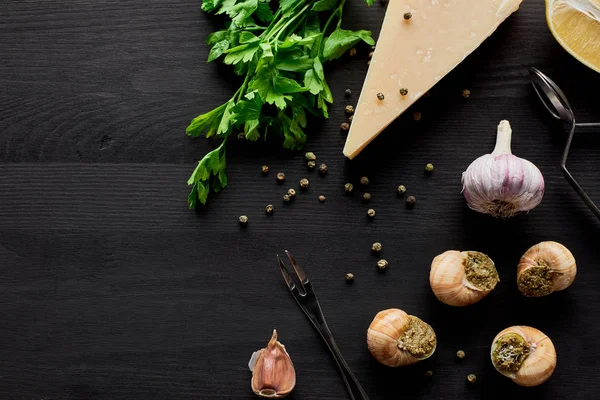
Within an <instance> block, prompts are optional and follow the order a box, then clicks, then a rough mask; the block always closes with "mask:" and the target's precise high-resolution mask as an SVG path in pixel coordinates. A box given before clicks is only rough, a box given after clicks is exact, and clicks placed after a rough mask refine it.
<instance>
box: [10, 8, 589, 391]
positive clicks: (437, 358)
mask: <svg viewBox="0 0 600 400" xmlns="http://www.w3.org/2000/svg"><path fill="white" fill-rule="evenodd" d="M392 1H393V0H392ZM199 5H200V2H199V1H198V0H168V1H157V0H150V1H140V0H126V1H116V0H106V1H102V2H96V1H89V0H87V1H86V0H71V1H66V0H65V1H46V2H38V1H16V0H7V1H3V2H1V4H0V268H1V271H2V279H0V320H1V321H2V324H0V353H1V354H2V357H0V398H3V399H40V398H43V399H179V400H180V399H252V398H254V397H253V395H252V393H251V391H250V372H249V371H247V367H246V364H247V361H248V359H249V357H250V355H251V354H252V352H253V351H255V350H257V349H259V348H261V347H264V346H265V345H266V343H267V341H268V339H269V337H270V331H271V329H272V328H274V327H275V328H277V330H278V332H279V335H280V340H281V341H282V342H283V343H284V344H285V345H286V347H287V349H288V351H289V352H290V354H291V356H292V360H293V361H294V364H295V366H296V371H297V375H298V386H297V389H296V391H295V392H294V393H293V394H292V395H291V396H290V399H296V400H297V399H311V400H312V399H325V400H338V399H339V400H341V399H347V398H348V397H347V395H346V393H345V391H344V387H343V385H342V383H341V380H340V377H339V376H338V374H337V371H336V368H335V364H334V363H333V361H332V359H331V358H330V356H329V355H328V354H327V352H326V349H325V347H324V345H323V344H322V343H321V342H320V341H319V339H318V337H317V335H316V333H315V332H314V331H313V329H312V328H311V326H310V324H309V323H308V321H307V320H306V319H305V318H304V317H303V315H302V314H301V312H300V310H298V309H297V306H296V305H295V303H294V301H293V299H292V298H291V297H290V296H289V294H288V293H287V290H286V288H285V286H284V284H283V282H282V280H281V277H280V275H279V272H278V270H277V266H276V263H275V262H274V261H275V259H274V256H275V254H276V253H277V252H281V251H282V250H283V249H286V248H287V249H289V250H290V251H292V252H293V253H294V254H295V255H296V257H297V259H298V261H299V262H300V263H301V264H302V265H303V266H304V267H305V268H306V270H307V271H308V272H309V274H310V275H311V277H312V278H313V280H314V284H315V287H316V290H317V292H318V294H319V297H320V300H321V303H322V306H323V309H324V311H325V313H326V315H327V317H328V322H329V325H330V328H331V330H332V331H333V333H334V335H335V337H336V339H337V342H338V345H339V347H340V348H341V350H342V353H343V354H344V355H345V357H346V359H347V361H348V363H349V364H350V366H351V367H352V369H353V370H354V372H355V374H356V375H357V377H358V379H359V380H360V381H361V382H362V383H363V384H364V386H365V388H366V390H367V392H368V393H369V394H370V395H371V398H372V399H373V400H376V399H397V398H399V397H406V398H422V399H426V398H444V399H483V398H485V399H506V398H524V397H525V396H527V398H533V399H542V398H548V399H550V398H551V399H595V398H598V397H600V383H598V380H597V376H598V373H599V372H600V367H599V363H598V362H597V354H598V353H599V352H600V345H599V342H598V340H597V337H598V336H599V334H600V321H599V320H598V311H599V310H600V299H599V297H598V295H597V282H598V281H599V280H600V272H599V271H600V270H599V269H598V268H597V265H598V260H599V259H600V249H599V248H598V245H597V244H598V235H599V234H600V224H599V223H598V221H597V220H594V217H593V215H592V214H591V212H589V210H587V209H586V208H585V206H584V204H583V203H582V202H581V201H580V200H579V198H578V197H577V196H576V194H575V193H574V192H573V191H572V190H571V189H570V188H569V186H568V184H567V183H566V181H565V180H564V179H563V178H562V175H561V173H560V168H559V167H558V163H559V158H560V154H561V152H562V146H563V144H564V132H563V131H562V129H561V127H560V126H557V125H556V124H555V122H554V121H552V120H551V119H550V118H549V116H548V115H547V114H546V112H545V110H544V109H543V108H542V107H541V106H540V104H538V100H537V98H536V97H535V95H534V93H533V91H532V90H531V88H530V86H529V84H528V78H527V68H528V67H529V66H531V65H535V66H537V67H538V68H540V69H542V70H543V71H544V72H546V73H548V75H549V76H551V77H552V78H553V79H555V80H556V82H557V83H558V84H559V85H560V86H561V87H562V88H563V89H564V90H565V92H566V94H567V96H568V97H569V100H570V101H571V103H572V105H573V107H574V109H575V110H576V116H577V117H578V120H580V121H582V122H583V121H586V120H587V121H592V120H594V118H595V119H598V117H599V115H598V113H597V110H598V108H597V105H598V101H597V93H598V91H599V89H600V76H598V74H596V73H594V72H593V71H591V70H588V69H587V68H586V67H584V66H582V65H580V64H579V63H577V61H576V60H574V59H572V58H571V57H570V56H569V55H568V54H567V53H566V52H565V51H564V50H562V49H561V48H560V46H559V45H558V44H556V42H555V41H554V39H553V38H552V36H551V34H550V33H549V31H548V29H547V27H546V24H545V21H544V4H543V1H534V0H528V1H525V2H524V3H523V5H522V7H521V10H519V11H518V12H517V13H516V14H515V15H514V16H512V17H511V18H510V19H509V20H508V21H507V22H506V23H505V24H503V25H502V26H501V27H500V29H499V30H498V31H497V32H496V33H495V34H494V35H493V36H492V37H490V38H489V39H488V40H487V41H486V42H485V43H484V45H483V46H482V47H481V48H480V49H478V50H477V51H476V52H475V53H474V54H473V55H471V56H470V57H469V58H467V59H466V60H465V61H464V62H463V63H462V64H461V65H460V66H459V67H458V68H457V69H456V70H455V71H453V72H452V73H451V74H450V75H449V76H448V77H447V78H445V79H444V80H442V81H441V82H440V83H439V84H438V85H437V86H436V87H435V88H434V89H433V90H432V92H431V96H430V97H429V98H425V99H422V100H421V101H419V102H418V103H417V104H416V105H415V106H414V107H413V109H414V110H418V111H420V112H422V114H423V119H422V120H421V121H420V122H419V123H416V122H414V121H412V119H411V115H410V113H407V115H405V116H402V117H401V118H400V119H399V120H398V121H396V122H395V123H394V124H392V126H390V128H388V129H387V130H386V131H385V133H384V134H382V135H381V136H380V137H379V138H378V139H377V140H376V141H374V142H373V143H372V144H371V145H369V147H368V148H367V149H366V150H365V151H364V152H363V154H361V155H360V156H359V157H358V158H357V159H356V160H354V161H352V162H349V161H347V160H345V159H344V158H343V156H342V154H341V150H342V147H343V144H344V140H345V137H344V136H343V135H342V134H340V132H339V129H338V127H339V124H340V123H341V122H342V121H343V118H344V116H343V108H344V105H345V104H346V100H344V98H343V93H344V90H345V89H346V88H350V89H352V91H353V93H354V94H353V96H352V97H351V98H350V99H349V100H347V102H349V103H353V102H355V101H356V99H357V97H358V93H359V91H360V87H361V84H362V80H363V78H364V74H365V72H366V68H367V65H366V61H367V54H368V49H366V48H359V54H358V55H357V56H356V57H353V58H350V57H347V58H344V59H343V60H340V61H339V62H335V63H333V64H331V65H330V66H329V67H327V71H326V73H327V74H328V80H329V82H330V85H331V87H332V90H333V92H334V96H335V97H336V100H337V102H336V103H335V104H334V106H333V107H332V113H331V114H332V115H331V118H330V120H328V121H325V122H322V123H319V122H314V123H313V126H312V128H311V134H310V137H309V142H308V149H310V150H311V151H314V152H315V153H316V154H317V156H318V159H319V161H320V162H325V163H326V164H327V165H328V167H329V173H328V174H327V176H326V177H320V176H319V175H318V174H316V173H315V172H308V171H307V170H306V169H305V167H304V161H303V154H301V153H297V154H292V153H288V152H284V151H281V150H279V149H278V147H277V146H275V145H273V144H272V143H271V144H267V145H263V144H262V143H246V142H244V141H232V142H231V143H230V144H229V146H228V165H229V167H228V174H229V180H230V186H229V188H227V189H226V190H225V191H224V192H223V193H220V194H218V195H217V196H214V197H213V198H212V200H211V201H210V202H209V204H208V206H207V207H205V208H203V209H199V210H198V211H196V212H190V211H188V210H187V205H186V201H185V198H186V195H187V190H188V188H187V187H186V185H185V181H186V180H187V177H188V175H189V174H190V173H191V172H192V170H193V167H194V163H195V161H196V160H198V159H199V158H201V157H202V156H203V155H204V154H205V153H206V151H208V150H209V149H211V148H213V147H214V146H215V144H216V143H214V142H212V141H206V140H189V139H188V138H186V137H185V136H184V130H185V127H186V126H187V123H188V122H189V120H190V119H191V118H193V117H194V116H196V115H197V114H198V113H200V112H203V111H206V110H208V109H210V108H212V107H214V106H215V105H218V104H220V103H221V102H223V101H224V100H226V99H227V98H228V97H229V95H230V94H231V93H232V92H233V91H234V90H235V87H236V84H237V82H235V80H232V79H230V74H229V72H228V70H227V69H226V68H222V67H219V66H217V65H213V64H206V63H205V62H204V60H205V59H206V56H207V54H208V48H207V46H206V45H204V43H203V40H204V38H205V36H206V35H207V34H208V33H209V32H211V31H213V30H215V29H216V28H217V27H218V26H219V24H220V21H219V20H218V19H216V18H213V17H210V16H207V15H204V14H202V12H201V11H200V8H199ZM383 14H384V8H383V7H382V6H381V5H380V4H377V5H376V6H374V7H372V8H367V7H366V6H365V5H363V4H362V2H359V1H356V2H352V3H349V4H348V7H347V11H346V12H345V14H344V15H345V26H347V27H349V28H350V27H351V28H366V29H371V30H373V31H374V33H375V35H376V34H377V32H378V30H379V24H380V22H381V20H382V18H383ZM464 88H469V89H470V90H471V93H472V96H471V98H470V99H468V100H465V99H463V98H462V97H461V92H462V90H463V89H464ZM504 118H506V119H509V120H510V121H511V123H512V125H513V130H514V139H513V150H514V152H515V154H517V155H519V156H522V157H525V158H527V159H529V160H531V161H533V162H534V163H536V164H537V165H538V166H539V167H540V169H541V170H542V172H543V173H544V176H545V178H546V184H547V193H546V197H545V199H544V201H543V202H542V204H541V205H540V207H539V208H537V209H536V210H534V211H532V212H531V213H530V214H529V215H526V216H521V217H518V218H515V219H513V220H510V221H496V220H492V219H490V218H486V217H485V216H481V215H478V214H476V213H474V212H471V211H470V210H468V209H467V207H466V206H465V204H464V200H463V198H462V196H461V194H460V189H461V187H460V176H461V173H462V171H463V170H464V169H465V167H466V166H467V165H468V164H469V162H470V161H472V160H473V159H474V158H475V157H477V156H479V155H481V154H484V153H486V152H489V151H490V150H491V149H492V147H493V142H494V138H495V127H496V125H497V123H498V121H499V120H500V119H504ZM599 137H600V136H598V134H597V133H594V132H583V131H582V132H581V134H580V135H578V137H577V139H576V141H575V143H574V148H573V155H572V162H571V164H570V165H571V168H572V170H573V172H574V174H575V176H576V177H577V178H578V179H579V180H580V181H581V184H582V185H583V186H584V187H585V188H586V189H587V190H588V192H589V194H590V195H591V197H592V198H594V199H595V200H596V201H597V202H600V186H598V184H597V182H598V171H599V170H600V157H599V156H598V149H599V148H600V139H599ZM427 162H432V163H433V164H434V165H435V167H436V170H435V172H434V173H433V174H432V175H431V176H426V175H425V174H424V173H423V167H424V165H425V164H426V163H427ZM262 164H268V165H269V166H270V167H271V171H272V172H271V173H270V174H269V175H268V176H266V177H265V176H262V174H261V173H260V166H261V165H262ZM277 171H284V172H285V173H286V175H287V177H288V178H287V181H286V183H285V184H284V185H277V184H276V183H275V177H274V175H275V172H277ZM362 175H367V176H368V177H369V178H370V180H371V183H370V185H369V186H368V187H367V188H361V187H360V185H359V184H358V180H359V178H360V176H362ZM302 177H308V178H309V180H310V187H309V189H308V191H306V192H301V193H299V194H298V198H297V199H296V200H295V201H294V203H293V204H291V205H288V206H286V205H284V204H283V202H282V201H281V196H282V195H283V194H284V192H285V191H286V189H287V188H288V187H296V188H297V187H298V181H299V180H300V179H301V178H302ZM346 182H353V183H354V184H355V186H356V188H357V189H356V191H355V193H354V194H353V195H351V196H347V195H345V194H344V192H343V184H344V183H346ZM399 184H404V185H406V186H407V187H408V192H409V193H407V195H408V194H413V195H415V196H416V197H417V205H416V207H415V208H414V209H407V208H406V207H405V206H404V199H403V198H400V197H397V196H396V194H395V188H396V186H397V185H399ZM364 190H368V191H369V192H370V193H371V194H372V198H373V200H372V202H371V203H370V204H369V205H366V204H363V203H362V202H361V200H360V197H361V194H362V192H363V191H364ZM319 194H324V195H325V196H327V201H326V202H325V203H324V204H321V203H319V202H318V201H317V196H318V195H319ZM267 204H273V205H275V214H274V215H272V216H271V217H267V216H266V215H265V213H264V207H265V206H266V205H267ZM369 207H372V208H374V209H375V210H376V211H377V216H376V217H375V219H374V220H369V219H368V218H367V217H366V210H367V209H368V208H369ZM241 214H246V215H248V216H249V218H250V223H249V226H248V227H247V228H246V229H241V228H240V227H239V224H238V223H237V218H238V216H239V215H241ZM542 240H557V241H559V242H562V243H564V244H565V245H566V246H567V247H569V248H570V249H571V251H572V252H573V254H574V255H575V257H576V259H577V262H578V267H579V273H578V277H577V279H576V281H575V283H574V284H573V286H572V287H570V288H569V289H568V290H566V291H564V292H560V293H555V294H553V295H551V296H548V297H547V298H544V299H525V298H523V297H522V296H521V295H520V294H519V292H518V290H517V288H516V285H515V283H514V281H515V271H516V264H517V262H518V259H519V257H520V256H521V254H522V253H523V252H524V251H525V250H526V249H527V248H528V247H529V246H531V245H533V244H535V243H537V242H539V241H542ZM374 241H380V242H381V243H382V244H383V246H384V250H383V253H382V257H385V258H386V259H387V260H388V261H389V263H390V267H389V269H388V270H386V271H385V272H384V273H380V272H379V271H378V270H377V268H376V265H375V264H376V261H377V257H375V256H373V255H372V254H371V252H370V250H369V249H370V245H371V243H372V242H374ZM450 248H454V249H458V250H478V251H482V252H485V253H487V254H489V255H490V256H491V257H492V258H493V259H494V261H495V262H496V265H497V266H498V268H499V272H500V277H501V283H500V284H499V285H498V287H497V289H496V290H495V291H494V292H493V293H492V294H490V296H488V297H487V298H486V299H485V300H484V301H482V302H481V303H479V304H477V305H474V306H472V307H469V308H466V309H454V308H449V307H446V306H444V305H442V304H440V303H439V302H438V301H437V300H436V299H435V297H434V296H433V294H432V293H431V291H430V289H429V285H428V278H427V277H428V270H429V265H430V263H431V260H432V258H433V257H434V256H435V255H437V254H439V253H441V252H443V251H445V250H447V249H450ZM347 272H353V273H354V274H355V276H356V279H355V282H354V284H352V285H347V284H346V282H345V279H344V277H345V274H346V273H347ZM390 307H399V308H402V309H404V310H406V311H407V312H409V313H410V314H414V315H418V316H420V317H421V318H423V319H424V320H425V321H427V322H428V323H430V324H431V325H432V326H433V327H434V329H435V330H436V332H437V334H438V339H439V345H438V349H437V351H436V354H435V355H434V356H433V357H432V358H431V359H430V360H427V361H426V362H423V363H420V364H417V365H415V366H413V367H409V368H404V369H389V368H385V367H383V366H380V365H378V364H377V363H376V362H375V361H374V360H373V359H372V358H371V356H370V355H369V353H368V351H367V349H366V344H365V339H366V329H367V327H368V325H369V323H370V322H371V319H372V318H373V317H374V316H375V314H376V313H377V312H378V311H379V310H381V309H384V308H390ZM515 324H528V325H532V326H534V327H536V328H539V329H541V330H542V331H543V332H545V333H546V334H548V335H549V336H550V337H551V339H552V340H553V342H554V344H555V346H556V349H557V352H558V367H557V370H556V372H555V374H554V376H553V377H552V378H551V379H550V381H548V382H547V383H546V384H544V385H542V386H541V387H538V388H533V389H524V388H519V387H517V386H515V385H514V384H512V383H511V382H510V381H509V380H507V379H506V378H504V377H502V376H501V375H499V374H498V373H496V372H495V371H494V370H493V367H492V365H491V363H490V362H489V359H488V357H489V356H488V353H489V346H490V342H491V340H492V339H493V337H494V336H495V335H496V333H497V332H499V331H500V330H502V329H504V328H505V327H507V326H510V325H515ZM458 349H463V350H465V352H466V353H467V359H466V360H464V361H463V362H460V363H458V362H456V360H455V358H454V353H455V352H456V350H458ZM428 369H431V370H433V372H434V376H433V377H432V378H425V377H424V375H423V374H424V371H426V370H428ZM469 373H475V374H477V376H478V383H477V384H476V385H474V386H469V385H467V384H466V376H467V375H468V374H469Z"/></svg>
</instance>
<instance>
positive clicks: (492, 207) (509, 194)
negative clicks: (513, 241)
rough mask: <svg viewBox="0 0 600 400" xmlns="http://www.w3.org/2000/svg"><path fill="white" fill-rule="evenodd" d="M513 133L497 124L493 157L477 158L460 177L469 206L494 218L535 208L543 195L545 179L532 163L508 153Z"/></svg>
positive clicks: (506, 127) (504, 124)
mask: <svg viewBox="0 0 600 400" xmlns="http://www.w3.org/2000/svg"><path fill="white" fill-rule="evenodd" d="M511 134H512V130H511V128H510V124H509V122H508V121H506V120H504V121H500V124H499V125H498V136H497V138H496V147H495V148H494V151H493V152H492V154H486V155H484V156H481V157H479V158H478V159H476V160H475V161H473V162H472V163H471V165H469V168H467V170H466V171H465V172H463V175H462V184H463V194H464V196H465V199H466V200H467V203H468V204H469V207H470V208H471V209H473V210H475V211H478V212H480V213H484V214H490V215H492V216H494V217H497V218H508V217H512V216H514V215H516V214H518V213H521V212H527V211H529V210H531V209H533V208H535V207H536V206H537V205H538V204H540V202H541V201H542V197H543V196H544V177H543V176H542V173H541V172H540V170H539V169H538V168H537V167H536V166H535V165H534V164H533V163H531V162H529V161H527V160H525V159H523V158H519V157H517V156H515V155H513V154H512V153H511V151H510V139H511Z"/></svg>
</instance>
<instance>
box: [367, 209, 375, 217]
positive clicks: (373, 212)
mask: <svg viewBox="0 0 600 400" xmlns="http://www.w3.org/2000/svg"><path fill="white" fill-rule="evenodd" d="M367 215H368V216H369V217H370V218H373V217H375V210H373V209H372V208H369V209H368V210H367Z"/></svg>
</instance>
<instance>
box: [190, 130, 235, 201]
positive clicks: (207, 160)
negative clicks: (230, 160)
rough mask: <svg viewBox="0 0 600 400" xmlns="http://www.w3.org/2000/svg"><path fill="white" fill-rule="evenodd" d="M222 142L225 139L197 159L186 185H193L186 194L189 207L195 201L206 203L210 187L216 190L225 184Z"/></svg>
mask: <svg viewBox="0 0 600 400" xmlns="http://www.w3.org/2000/svg"><path fill="white" fill-rule="evenodd" d="M224 143H225V141H223V143H221V145H220V146H219V147H217V148H216V149H214V150H213V151H211V152H209V153H208V154H206V155H205V156H204V158H202V160H200V161H198V165H197V166H196V169H195V170H194V172H193V173H192V175H191V176H190V178H189V179H188V185H194V186H193V187H192V191H191V193H190V196H188V202H189V205H190V208H194V207H195V206H196V203H197V201H200V203H202V204H206V199H207V197H208V193H209V189H210V188H211V187H212V189H213V190H214V191H215V192H218V191H219V190H221V189H223V188H224V187H225V186H227V174H226V172H225V169H226V168H225V165H226V161H225V147H224Z"/></svg>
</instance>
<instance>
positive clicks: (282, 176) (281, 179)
mask: <svg viewBox="0 0 600 400" xmlns="http://www.w3.org/2000/svg"><path fill="white" fill-rule="evenodd" d="M276 179H277V182H278V183H283V182H284V181H285V174H284V173H283V172H278V173H277V177H276Z"/></svg>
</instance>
